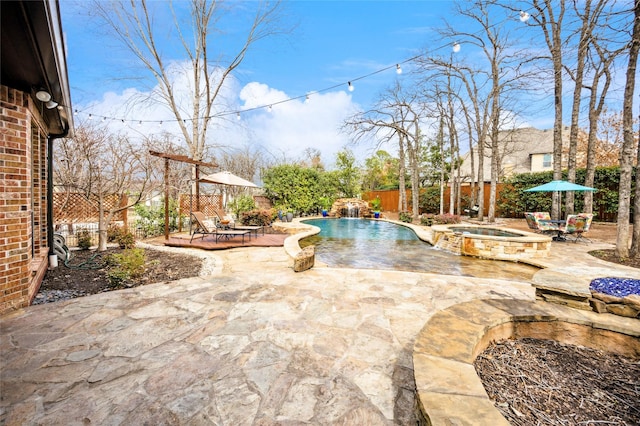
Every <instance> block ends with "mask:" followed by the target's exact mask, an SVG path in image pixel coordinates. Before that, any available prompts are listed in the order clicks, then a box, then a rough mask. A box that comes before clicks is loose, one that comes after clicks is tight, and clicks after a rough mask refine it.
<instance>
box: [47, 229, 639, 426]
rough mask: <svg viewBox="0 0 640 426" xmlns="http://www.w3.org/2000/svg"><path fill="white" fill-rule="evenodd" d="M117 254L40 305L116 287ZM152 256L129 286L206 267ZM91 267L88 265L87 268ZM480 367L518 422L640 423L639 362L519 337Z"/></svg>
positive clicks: (601, 233)
mask: <svg viewBox="0 0 640 426" xmlns="http://www.w3.org/2000/svg"><path fill="white" fill-rule="evenodd" d="M498 224H499V225H500V226H507V227H510V228H514V229H522V230H527V225H526V222H525V221H524V219H523V220H517V219H502V220H500V221H499V223H498ZM615 229H616V228H615V225H614V224H600V223H596V224H595V225H594V226H592V229H591V230H590V232H589V234H588V237H589V238H590V239H592V240H597V241H605V242H610V243H615V238H616V232H615ZM554 244H573V243H572V242H566V243H559V242H558V243H554ZM578 244H582V243H578ZM118 252H121V250H120V249H110V250H109V252H108V253H106V254H101V255H99V256H97V257H95V258H93V256H94V255H95V254H96V253H95V252H94V251H74V252H73V257H72V259H71V261H70V262H69V265H70V267H66V266H64V265H60V266H59V267H58V268H56V269H53V270H50V271H47V274H46V276H45V279H44V281H43V283H42V285H41V293H43V294H44V293H50V294H51V295H50V296H48V297H44V298H40V301H39V302H38V303H47V302H53V301H56V300H63V299H65V298H70V297H79V296H83V295H89V294H94V293H100V292H104V291H111V290H115V289H117V287H113V286H111V285H110V284H109V280H108V278H107V271H108V268H109V266H107V265H106V264H105V262H104V259H105V256H106V255H108V254H111V253H118ZM145 253H146V262H145V264H146V270H145V273H144V275H143V276H142V278H141V279H139V280H137V281H135V282H132V283H129V284H128V286H137V285H144V284H149V283H155V282H162V281H172V280H176V279H181V278H188V277H191V276H194V273H195V272H194V271H198V270H199V269H200V265H201V262H202V261H201V260H200V259H198V258H194V257H192V256H188V255H184V254H178V253H167V252H164V251H163V252H160V251H157V250H153V249H147V250H146V251H145ZM592 254H594V255H596V256H598V257H602V258H604V259H605V260H610V261H614V262H617V263H624V264H626V265H629V266H635V267H640V263H636V262H632V261H628V260H624V259H623V260H620V259H616V258H615V255H614V254H613V251H612V250H610V251H605V250H600V251H598V252H597V253H592ZM84 262H88V263H87V264H85V265H83V266H81V265H82V264H83V263H84ZM61 292H62V293H64V295H60V294H61ZM476 369H477V371H478V374H479V376H480V377H481V378H482V379H483V384H484V386H485V389H486V390H487V393H488V394H489V395H490V396H491V398H492V399H493V400H494V401H495V404H496V406H497V407H498V409H500V410H501V412H502V413H503V415H504V416H505V417H506V418H507V419H508V420H509V421H510V422H511V423H512V424H513V425H535V424H544V425H596V424H608V425H632V424H634V425H638V424H640V360H630V359H625V358H621V357H618V356H615V355H613V354H610V353H605V352H597V351H591V350H588V349H585V348H581V347H575V346H570V345H560V344H558V343H557V342H547V341H533V340H529V341H525V340H519V341H507V342H503V343H499V344H497V345H494V346H491V347H490V348H488V349H487V351H486V352H485V353H483V354H482V355H480V356H479V357H478V359H477V362H476Z"/></svg>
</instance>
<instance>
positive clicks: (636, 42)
mask: <svg viewBox="0 0 640 426" xmlns="http://www.w3.org/2000/svg"><path fill="white" fill-rule="evenodd" d="M634 11H635V12H634V20H633V34H632V36H631V48H630V49H629V66H628V67H627V83H626V85H625V88H624V103H623V107H622V127H623V134H624V142H623V155H624V153H625V152H626V151H627V148H629V149H628V150H629V151H632V150H633V146H634V142H635V141H634V134H633V93H634V90H635V84H636V67H637V64H638V50H639V49H640V0H636V1H635V7H634ZM637 150H638V152H637V153H636V158H640V144H638V148H637ZM629 161H630V159H629ZM626 163H627V161H625V166H626V167H628V168H629V169H631V165H630V164H629V165H627V164H626ZM620 169H621V170H622V161H621V165H620ZM629 175H630V176H629V182H628V184H629V192H630V189H631V173H629ZM637 182H638V180H637V173H636V193H635V202H634V214H633V238H632V241H631V252H630V255H631V256H632V257H634V258H635V257H638V256H640V250H639V246H640V188H639V187H638V186H639V185H638V183H637ZM620 185H622V179H621V180H620ZM628 214H629V213H628V212H627V215H628ZM621 219H624V218H621V217H620V211H618V238H617V240H616V251H617V252H618V253H621V247H622V245H623V243H624V242H625V240H624V235H620V227H619V226H620V221H621ZM627 222H628V219H627ZM626 233H627V234H628V233H629V231H628V225H627V229H626ZM627 238H628V237H627ZM625 247H626V245H625Z"/></svg>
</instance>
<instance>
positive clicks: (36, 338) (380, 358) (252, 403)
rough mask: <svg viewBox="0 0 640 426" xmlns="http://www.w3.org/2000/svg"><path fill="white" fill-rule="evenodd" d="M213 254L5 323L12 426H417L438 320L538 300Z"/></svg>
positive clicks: (526, 291) (5, 418)
mask: <svg viewBox="0 0 640 426" xmlns="http://www.w3.org/2000/svg"><path fill="white" fill-rule="evenodd" d="M573 255H574V258H575V251H574V252H573ZM209 256H210V258H211V259H210V260H211V261H210V262H209V264H208V272H210V274H211V275H209V276H206V277H199V278H192V279H186V280H181V281H176V282H172V283H167V284H153V285H148V286H144V287H138V288H133V289H127V290H121V291H115V292H109V293H103V294H98V295H93V296H89V297H83V298H78V299H73V300H70V301H65V302H57V303H54V304H45V305H39V306H32V307H29V308H26V309H23V310H21V311H17V312H15V313H12V314H9V315H5V316H4V317H2V318H1V319H0V329H1V330H0V332H1V333H0V338H1V340H0V351H1V357H2V358H1V360H2V370H1V372H0V393H1V398H0V424H7V425H13V424H65V425H69V424H107V425H111V424H113V425H118V424H123V425H124V424H126V425H129V424H194V425H200V424H217V425H251V424H255V425H271V424H314V425H389V424H412V423H414V421H415V418H414V408H415V407H414V404H415V382H414V379H413V361H412V351H413V346H414V343H415V339H416V336H417V335H418V333H419V332H420V330H421V329H422V327H423V326H424V324H425V323H426V322H427V320H429V318H431V317H432V316H433V315H434V314H435V313H436V312H438V311H441V310H443V309H446V308H448V307H451V306H453V305H455V304H458V303H461V302H465V301H472V300H478V299H505V298H506V299H522V300H528V301H533V300H534V289H533V287H532V286H531V285H530V283H527V282H512V281H501V280H495V279H478V278H471V277H460V276H444V275H433V274H418V273H407V272H390V271H371V270H369V271H367V270H341V269H332V268H326V267H316V268H313V269H311V270H309V271H306V272H302V273H294V272H293V269H292V259H291V257H290V256H289V255H287V253H286V251H285V250H284V249H283V248H248V249H233V250H229V251H226V252H224V253H221V252H216V253H211V254H209ZM573 265H575V262H573ZM444 326H445V327H446V324H445V325H444Z"/></svg>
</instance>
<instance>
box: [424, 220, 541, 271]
mask: <svg viewBox="0 0 640 426" xmlns="http://www.w3.org/2000/svg"><path fill="white" fill-rule="evenodd" d="M460 227H464V228H473V229H483V230H487V229H495V230H500V231H507V232H510V233H513V234H516V235H517V236H512V237H508V236H499V235H481V234H473V233H464V232H459V231H454V230H452V229H451V228H460ZM431 233H432V241H431V244H433V245H434V246H435V247H438V248H441V249H443V250H446V251H449V252H452V253H455V254H460V255H464V256H472V257H479V258H482V259H491V260H508V261H513V262H522V261H528V260H530V259H540V258H545V257H548V256H549V253H550V251H551V241H552V239H551V237H549V236H547V235H542V234H534V233H532V232H527V231H521V230H518V229H511V228H508V227H503V226H491V225H489V226H486V225H472V224H449V225H432V226H431Z"/></svg>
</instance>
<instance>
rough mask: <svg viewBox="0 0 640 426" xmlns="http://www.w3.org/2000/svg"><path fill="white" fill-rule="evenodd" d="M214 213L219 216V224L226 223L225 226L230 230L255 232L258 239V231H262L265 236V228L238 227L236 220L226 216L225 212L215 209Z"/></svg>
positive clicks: (254, 226) (256, 226)
mask: <svg viewBox="0 0 640 426" xmlns="http://www.w3.org/2000/svg"><path fill="white" fill-rule="evenodd" d="M213 213H214V214H215V215H216V216H217V220H218V223H224V222H226V224H225V226H227V227H228V228H229V229H237V230H240V231H250V232H253V233H254V234H255V236H256V237H257V236H258V231H262V235H264V226H259V225H238V224H236V222H235V220H233V217H231V216H229V215H227V214H225V212H223V211H220V210H218V209H214V210H213Z"/></svg>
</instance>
